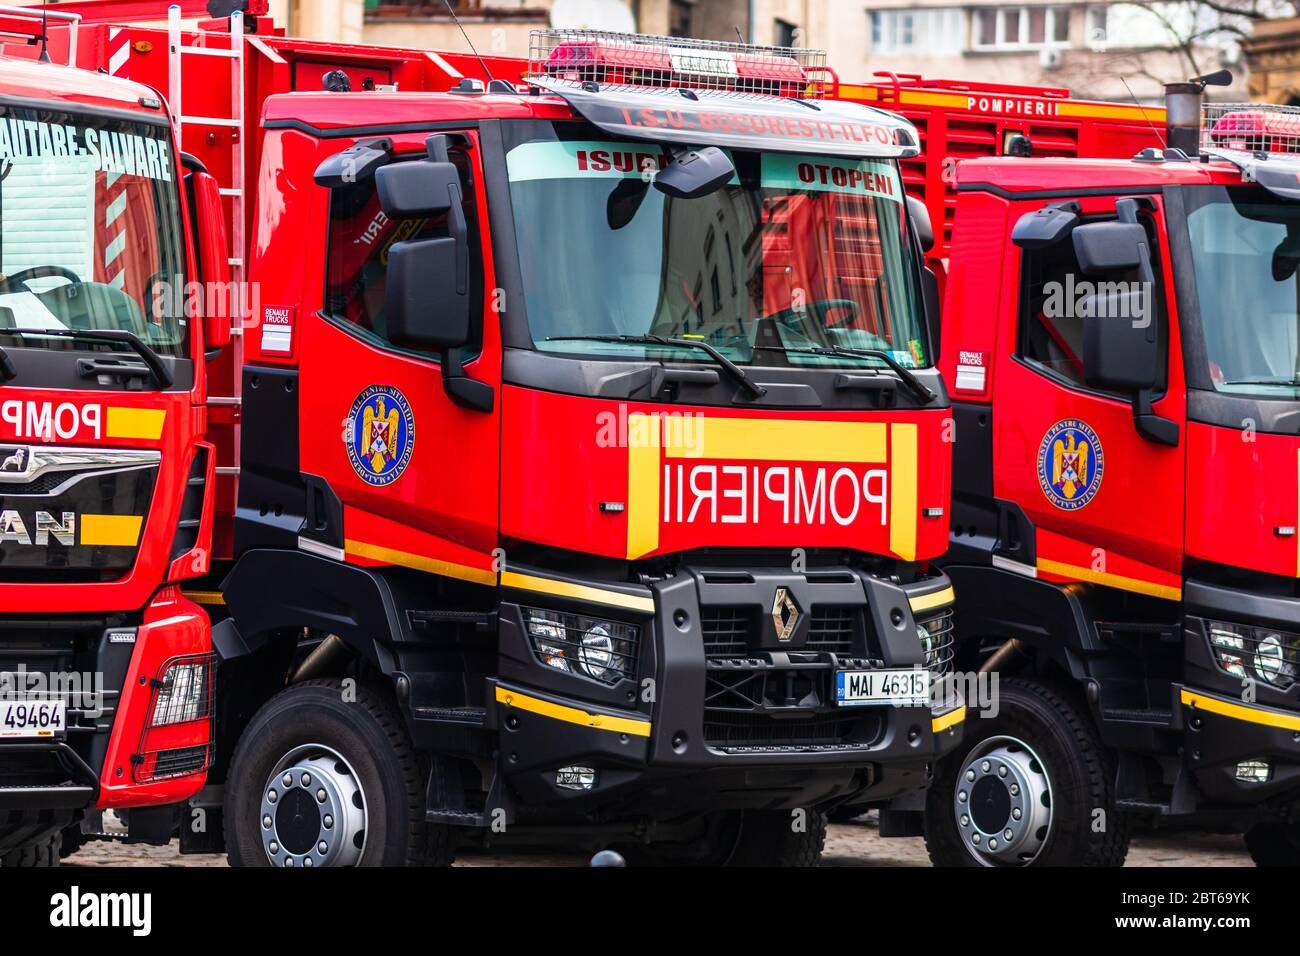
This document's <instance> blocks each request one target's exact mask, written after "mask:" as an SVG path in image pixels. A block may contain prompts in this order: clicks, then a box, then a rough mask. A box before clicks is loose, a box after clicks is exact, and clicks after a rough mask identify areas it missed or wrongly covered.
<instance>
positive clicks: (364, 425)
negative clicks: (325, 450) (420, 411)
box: [344, 385, 415, 486]
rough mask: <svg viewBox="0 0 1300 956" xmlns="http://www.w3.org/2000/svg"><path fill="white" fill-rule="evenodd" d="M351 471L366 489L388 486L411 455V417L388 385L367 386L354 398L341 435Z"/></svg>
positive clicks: (399, 395) (400, 397) (405, 403)
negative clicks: (367, 487) (350, 464)
mask: <svg viewBox="0 0 1300 956" xmlns="http://www.w3.org/2000/svg"><path fill="white" fill-rule="evenodd" d="M344 441H345V443H346V445H347V449H348V461H350V462H351V463H352V470H353V471H355V472H356V473H357V477H359V478H360V479H361V480H362V481H364V482H366V484H369V485H376V486H383V485H389V484H392V483H393V482H394V481H396V480H397V479H398V478H400V477H401V476H402V472H404V471H406V466H407V465H409V464H410V463H411V454H412V452H414V451H415V416H414V415H412V414H411V404H410V403H409V402H408V401H407V400H406V396H405V395H403V394H402V393H401V392H400V391H398V390H397V389H396V388H394V387H393V386H391V385H371V386H370V387H369V388H367V389H366V390H365V391H364V392H362V393H361V394H360V395H358V396H357V399H356V401H355V402H353V403H352V410H351V412H349V414H348V427H347V428H346V429H345V431H344Z"/></svg>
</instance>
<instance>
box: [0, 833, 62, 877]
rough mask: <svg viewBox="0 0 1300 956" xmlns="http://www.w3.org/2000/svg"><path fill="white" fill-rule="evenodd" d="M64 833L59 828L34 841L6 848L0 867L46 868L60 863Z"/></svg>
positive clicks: (0, 857) (0, 855)
mask: <svg viewBox="0 0 1300 956" xmlns="http://www.w3.org/2000/svg"><path fill="white" fill-rule="evenodd" d="M62 842H63V834H62V833H61V832H59V831H58V830H55V831H54V832H53V833H47V834H46V835H45V836H43V837H41V838H40V839H39V840H37V841H35V842H33V843H27V844H24V845H23V846H19V847H15V848H14V849H12V850H6V851H5V852H4V853H3V854H0V867H4V868H6V869H8V868H11V867H14V868H21V869H33V868H42V869H44V868H46V867H51V866H58V865H59V846H60V845H61V844H62Z"/></svg>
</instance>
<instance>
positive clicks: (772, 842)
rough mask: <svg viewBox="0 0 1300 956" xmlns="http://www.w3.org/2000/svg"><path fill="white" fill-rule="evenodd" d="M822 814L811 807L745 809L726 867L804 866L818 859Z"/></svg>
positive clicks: (823, 826) (823, 834) (823, 824)
mask: <svg viewBox="0 0 1300 956" xmlns="http://www.w3.org/2000/svg"><path fill="white" fill-rule="evenodd" d="M825 846H826V814H824V813H818V812H816V811H813V810H795V811H792V810H746V811H745V813H744V814H743V815H742V816H741V819H740V836H739V838H738V839H737V841H736V847H735V849H734V850H733V851H732V854H731V859H729V860H728V861H727V864H726V865H727V866H781V867H786V866H790V867H808V866H817V865H818V864H819V863H820V862H821V858H822V849H823V848H824V847H825Z"/></svg>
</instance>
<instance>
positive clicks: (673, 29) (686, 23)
mask: <svg viewBox="0 0 1300 956" xmlns="http://www.w3.org/2000/svg"><path fill="white" fill-rule="evenodd" d="M694 17H695V4H694V3H691V2H688V0H672V4H671V5H670V6H669V8H668V35H669V36H672V37H689V36H691V35H692V33H691V21H692V20H693V19H694Z"/></svg>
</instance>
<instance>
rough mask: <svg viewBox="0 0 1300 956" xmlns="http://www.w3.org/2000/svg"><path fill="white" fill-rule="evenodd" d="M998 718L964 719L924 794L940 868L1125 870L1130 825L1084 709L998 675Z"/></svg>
mask: <svg viewBox="0 0 1300 956" xmlns="http://www.w3.org/2000/svg"><path fill="white" fill-rule="evenodd" d="M1000 691H1001V693H1000V696H999V698H998V714H997V716H996V717H992V718H985V719H982V720H979V721H977V722H974V723H972V724H968V725H967V728H966V738H965V740H963V742H962V746H961V747H960V748H959V749H958V750H957V751H956V752H955V753H953V754H952V755H950V756H949V757H947V758H945V760H944V761H943V762H942V763H941V764H940V765H939V770H938V773H937V774H936V776H935V780H934V783H933V784H932V785H931V787H930V790H929V792H928V793H927V795H926V813H925V844H926V848H927V849H928V850H929V852H930V860H931V862H933V863H934V864H935V865H936V866H990V867H993V866H1029V865H1034V866H1122V865H1123V863H1124V857H1125V856H1126V855H1127V853H1128V841H1129V834H1128V824H1127V821H1126V820H1125V819H1124V818H1123V817H1122V816H1121V815H1120V814H1119V813H1118V812H1117V811H1116V809H1115V801H1114V790H1113V785H1114V776H1113V767H1112V763H1111V760H1110V757H1109V754H1108V752H1107V751H1106V750H1105V748H1103V747H1102V745H1101V742H1100V740H1099V739H1098V738H1097V734H1096V731H1095V730H1094V729H1093V727H1092V724H1091V722H1090V721H1089V719H1088V717H1087V716H1086V715H1085V714H1081V713H1080V712H1079V710H1078V709H1077V708H1076V707H1075V706H1074V705H1073V704H1072V703H1070V702H1069V701H1068V700H1067V699H1066V698H1065V697H1063V696H1061V695H1060V694H1058V693H1057V692H1056V691H1055V690H1053V689H1051V688H1049V687H1046V686H1044V685H1042V684H1039V683H1037V682H1034V681H1029V680H1023V679H1020V678H1007V679H1004V680H1002V681H1001V686H1000Z"/></svg>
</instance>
